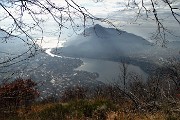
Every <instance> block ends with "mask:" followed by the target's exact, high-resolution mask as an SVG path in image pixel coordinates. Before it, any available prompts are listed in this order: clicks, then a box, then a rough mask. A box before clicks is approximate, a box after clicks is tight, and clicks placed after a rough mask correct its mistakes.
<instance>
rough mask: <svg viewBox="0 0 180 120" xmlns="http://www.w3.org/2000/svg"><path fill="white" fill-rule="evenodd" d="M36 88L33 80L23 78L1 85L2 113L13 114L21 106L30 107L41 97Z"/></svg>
mask: <svg viewBox="0 0 180 120" xmlns="http://www.w3.org/2000/svg"><path fill="white" fill-rule="evenodd" d="M36 86H37V83H36V82H34V81H32V80H31V79H26V80H24V79H21V78H18V79H16V80H14V81H12V82H9V83H4V84H2V85H0V108H1V109H3V110H1V111H9V112H12V111H14V110H16V109H17V108H18V107H20V106H25V107H27V106H29V105H30V104H31V103H32V102H33V101H34V100H35V99H36V98H37V97H38V96H39V92H38V90H37V89H36Z"/></svg>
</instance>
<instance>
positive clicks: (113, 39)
mask: <svg viewBox="0 0 180 120" xmlns="http://www.w3.org/2000/svg"><path fill="white" fill-rule="evenodd" d="M148 47H150V42H148V41H147V40H145V39H144V38H142V37H140V36H137V35H134V34H131V33H127V32H126V31H122V30H116V29H114V28H106V27H103V26H101V25H99V24H96V25H95V26H93V27H90V28H87V29H85V34H83V33H82V34H80V35H78V36H76V37H75V38H74V39H71V40H69V41H68V42H67V43H65V47H64V49H63V50H62V52H63V53H64V54H65V55H68V56H73V57H88V58H91V57H93V58H99V57H100V58H112V57H117V56H132V55H136V54H141V53H143V52H144V51H145V50H146V49H147V48H148Z"/></svg>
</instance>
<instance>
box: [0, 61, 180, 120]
mask: <svg viewBox="0 0 180 120" xmlns="http://www.w3.org/2000/svg"><path fill="white" fill-rule="evenodd" d="M126 68H127V65H125V64H123V68H122V70H123V71H122V73H123V74H122V76H121V77H120V80H121V81H122V83H123V84H118V83H116V84H108V85H107V84H106V85H105V84H104V85H102V84H101V85H99V86H81V85H77V86H73V87H69V88H67V89H64V91H59V93H60V94H57V91H56V92H55V93H54V94H51V95H49V96H41V97H43V99H40V97H39V96H40V95H41V92H40V91H39V90H38V84H37V83H36V82H34V81H33V80H31V79H21V78H18V79H16V80H14V81H12V82H5V83H2V84H1V85H0V119H2V120H154V119H157V120H180V87H179V78H180V72H179V68H180V67H179V64H174V65H172V66H169V67H166V68H165V67H162V68H159V69H157V70H156V71H155V72H154V74H152V75H150V77H149V78H148V80H147V81H146V82H144V81H143V80H142V79H141V77H140V76H139V75H136V74H131V75H130V76H129V74H128V73H127V69H126Z"/></svg>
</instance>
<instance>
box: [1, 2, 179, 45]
mask: <svg viewBox="0 0 180 120" xmlns="http://www.w3.org/2000/svg"><path fill="white" fill-rule="evenodd" d="M42 1H44V0H42ZM51 1H52V2H54V3H55V4H56V5H58V6H62V7H64V6H66V3H65V0H51ZM68 1H70V0H68ZM74 1H75V2H76V3H77V4H78V5H80V6H83V7H85V8H86V9H87V10H88V11H89V12H90V13H91V14H93V15H94V16H96V17H100V18H106V19H108V20H109V21H111V22H113V23H114V24H115V25H116V26H117V27H119V28H120V29H122V30H125V31H127V32H131V33H134V34H136V35H139V36H142V37H144V38H146V39H150V37H151V33H152V32H155V31H156V28H157V27H156V22H155V21H154V20H151V18H153V14H149V18H148V19H147V17H146V15H145V12H144V11H143V10H142V11H141V15H142V16H140V18H138V19H137V21H135V20H136V17H137V13H138V9H137V7H136V6H134V5H132V4H131V3H130V5H131V7H127V4H128V0H74ZM97 1H98V2H97ZM130 1H133V0H130ZM171 1H175V4H172V6H173V7H176V8H180V0H171ZM1 2H2V1H1ZM136 2H137V3H138V4H139V7H142V5H141V0H136ZM70 3H72V2H70ZM156 3H157V5H156V9H157V11H158V16H159V17H160V18H162V19H164V20H165V21H163V23H164V25H165V27H167V28H168V29H169V30H171V31H173V33H174V34H175V35H180V31H179V27H180V25H179V24H178V23H177V22H176V21H175V20H174V19H173V16H172V15H171V13H170V9H169V7H168V6H167V5H165V4H164V3H163V2H162V0H156ZM144 5H145V6H146V8H147V9H151V8H152V6H151V3H150V0H144ZM33 9H34V10H35V9H36V8H33ZM12 11H13V9H12ZM0 12H1V13H2V14H1V15H0V16H3V15H4V12H3V11H2V8H1V7H0ZM177 12H178V13H180V12H179V11H177ZM40 17H42V18H43V19H45V20H47V22H45V23H44V24H42V26H43V29H44V31H45V32H44V36H45V37H44V39H46V40H47V41H48V42H49V41H51V40H52V39H53V41H55V39H57V37H55V36H58V34H59V32H58V28H57V24H56V23H55V22H53V19H52V18H50V17H49V16H47V15H42V16H40ZM29 18H30V16H29V15H28V14H27V13H25V14H24V17H23V20H25V21H26V22H27V23H28V22H30V21H28V20H29ZM179 18H180V17H178V19H179ZM12 22H13V21H12V20H8V19H7V20H6V21H0V26H1V28H3V27H4V25H9V24H12ZM76 22H77V23H79V24H80V25H83V22H82V21H76ZM96 22H97V23H99V24H101V25H103V26H106V27H109V26H108V25H107V24H105V23H100V22H98V21H96ZM91 24H92V22H89V23H88V21H87V26H88V25H91ZM95 24H96V23H95ZM88 27H89V26H88ZM32 34H33V35H35V36H38V35H36V34H37V32H36V31H34V32H33V31H32ZM62 34H66V35H68V36H71V35H74V33H73V32H72V29H63V31H62ZM168 37H169V38H170V39H169V40H170V41H171V40H179V37H172V36H168ZM50 39H51V40H50ZM67 39H68V38H67ZM63 40H66V39H63ZM47 41H46V42H47ZM51 45H52V43H51Z"/></svg>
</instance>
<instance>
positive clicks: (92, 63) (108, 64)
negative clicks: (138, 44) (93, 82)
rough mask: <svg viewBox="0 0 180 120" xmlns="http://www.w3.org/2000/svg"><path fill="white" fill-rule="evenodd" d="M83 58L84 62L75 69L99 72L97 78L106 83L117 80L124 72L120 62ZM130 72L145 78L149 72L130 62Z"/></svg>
mask: <svg viewBox="0 0 180 120" xmlns="http://www.w3.org/2000/svg"><path fill="white" fill-rule="evenodd" d="M81 60H82V61H83V63H84V64H83V65H81V66H80V67H78V68H77V69H75V70H84V71H88V72H97V73H98V74H99V78H97V80H99V81H102V82H104V83H113V82H117V81H118V80H119V76H120V75H121V73H122V72H121V69H120V68H122V64H121V63H118V62H113V61H107V60H98V59H89V58H82V59H81ZM128 73H129V74H130V73H137V74H139V75H141V76H142V78H143V79H146V78H147V74H146V73H145V72H144V71H143V70H142V69H141V68H140V67H139V66H135V65H131V64H129V65H128Z"/></svg>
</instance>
